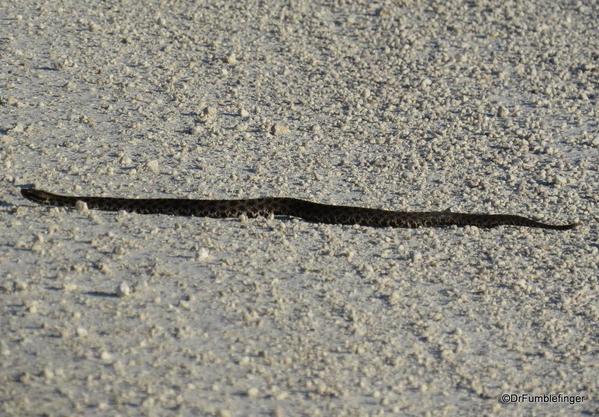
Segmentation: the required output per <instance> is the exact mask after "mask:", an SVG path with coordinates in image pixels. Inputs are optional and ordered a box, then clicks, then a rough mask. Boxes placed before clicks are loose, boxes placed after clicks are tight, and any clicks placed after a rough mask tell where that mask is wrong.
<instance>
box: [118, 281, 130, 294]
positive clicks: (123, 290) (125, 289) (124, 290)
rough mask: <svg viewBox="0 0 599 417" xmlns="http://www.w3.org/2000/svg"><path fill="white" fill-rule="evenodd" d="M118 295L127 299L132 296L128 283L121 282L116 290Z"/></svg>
mask: <svg viewBox="0 0 599 417" xmlns="http://www.w3.org/2000/svg"><path fill="white" fill-rule="evenodd" d="M116 294H117V295H118V296H119V297H126V296H128V295H130V294H131V288H130V287H129V284H127V283H126V282H121V283H120V284H119V286H118V287H117V289H116Z"/></svg>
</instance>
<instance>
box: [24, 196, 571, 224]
mask: <svg viewBox="0 0 599 417" xmlns="http://www.w3.org/2000/svg"><path fill="white" fill-rule="evenodd" d="M21 194H22V195H23V197H25V198H27V199H29V200H31V201H34V202H36V203H39V204H43V205H49V206H62V207H75V205H76V204H77V202H78V201H81V202H84V203H86V204H87V207H88V208H89V209H93V210H105V211H121V210H124V211H128V212H134V213H141V214H170V215H175V216H198V217H214V218H227V217H239V216H241V215H246V216H247V217H250V218H252V217H258V216H263V217H268V216H270V215H273V216H286V217H298V218H300V219H303V220H305V221H308V222H312V223H326V224H347V225H353V224H357V225H362V226H369V227H408V228H415V227H447V226H476V227H481V228H490V227H497V226H525V227H536V228H542V229H553V230H568V229H572V228H573V227H575V226H577V225H576V224H563V225H555V224H546V223H542V222H539V221H536V220H532V219H529V218H527V217H522V216H517V215H511V214H472V213H454V212H450V211H426V212H425V211H414V212H410V211H390V210H382V209H372V208H364V207H352V206H337V205H331V204H320V203H314V202H311V201H308V200H300V199H297V198H286V197H265V198H251V199H240V200H193V199H184V198H152V199H137V198H114V197H85V196H66V195H60V194H53V193H50V192H47V191H43V190H37V189H31V188H22V189H21Z"/></svg>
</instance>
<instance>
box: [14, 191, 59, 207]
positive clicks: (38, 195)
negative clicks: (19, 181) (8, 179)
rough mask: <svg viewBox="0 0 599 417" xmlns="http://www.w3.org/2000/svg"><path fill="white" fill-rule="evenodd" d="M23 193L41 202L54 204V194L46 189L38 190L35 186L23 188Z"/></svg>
mask: <svg viewBox="0 0 599 417" xmlns="http://www.w3.org/2000/svg"><path fill="white" fill-rule="evenodd" d="M21 195H22V196H23V197H25V198H26V199H28V200H31V201H34V202H36V203H39V204H52V197H53V194H52V193H48V192H46V191H42V190H36V189H35V188H21Z"/></svg>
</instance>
